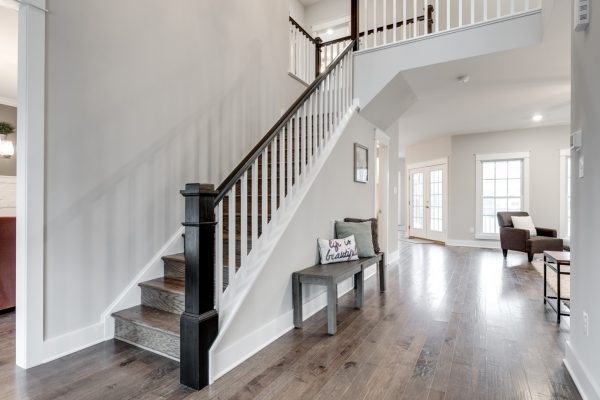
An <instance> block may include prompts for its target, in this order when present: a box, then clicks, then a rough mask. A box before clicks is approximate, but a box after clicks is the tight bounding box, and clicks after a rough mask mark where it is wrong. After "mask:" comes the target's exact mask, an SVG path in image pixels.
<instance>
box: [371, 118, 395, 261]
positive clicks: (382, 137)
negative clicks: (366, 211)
mask: <svg viewBox="0 0 600 400" xmlns="http://www.w3.org/2000/svg"><path fill="white" fill-rule="evenodd" d="M378 143H379V144H380V145H381V146H383V147H385V148H386V150H385V152H386V154H385V159H384V164H385V165H382V164H381V163H380V164H379V184H380V185H382V188H383V190H382V191H381V192H382V193H383V198H382V199H380V203H381V204H380V206H381V209H382V211H383V212H382V214H383V216H384V218H382V219H381V220H379V221H378V222H379V224H381V228H382V230H383V231H384V232H385V238H383V239H384V242H383V243H382V241H381V240H380V247H381V251H383V252H387V251H388V249H389V236H390V230H389V216H390V214H389V211H390V192H389V190H390V178H389V177H390V153H391V152H390V137H389V136H388V135H386V134H385V133H384V132H383V131H382V130H380V129H377V128H375V133H374V140H373V150H374V151H375V159H376V158H377V144H378ZM376 179H377V178H376ZM373 187H374V189H373V205H374V208H376V207H377V189H378V188H377V184H375V185H373ZM378 217H379V214H378V210H375V218H378Z"/></svg>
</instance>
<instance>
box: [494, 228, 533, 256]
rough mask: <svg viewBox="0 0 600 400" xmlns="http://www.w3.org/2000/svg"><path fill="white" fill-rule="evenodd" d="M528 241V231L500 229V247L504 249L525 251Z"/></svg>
mask: <svg viewBox="0 0 600 400" xmlns="http://www.w3.org/2000/svg"><path fill="white" fill-rule="evenodd" d="M528 240H529V231H528V230H527V229H517V228H500V245H501V247H502V248H503V249H506V250H516V251H525V249H526V247H527V241H528Z"/></svg>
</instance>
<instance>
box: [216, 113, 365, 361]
mask: <svg viewBox="0 0 600 400" xmlns="http://www.w3.org/2000/svg"><path fill="white" fill-rule="evenodd" d="M373 129H374V126H373V125H371V124H369V123H368V122H367V121H366V120H365V119H364V118H362V117H361V116H360V114H355V116H354V117H353V118H352V119H351V120H350V122H349V125H348V127H347V128H346V130H345V131H344V133H343V134H342V137H341V138H340V139H339V142H338V143H337V145H336V147H335V149H334V151H333V153H332V154H331V156H330V157H329V159H328V160H327V161H326V164H325V166H324V167H323V169H322V170H321V172H320V174H319V176H318V177H317V179H316V181H315V182H314V184H313V186H312V188H311V190H310V192H309V193H308V194H307V196H306V198H305V199H304V201H303V203H302V205H301V206H300V208H299V209H298V212H297V213H296V215H295V216H294V217H293V220H292V222H291V223H290V225H289V228H288V229H287V231H286V232H285V233H284V235H283V236H282V238H281V240H280V242H279V244H278V246H277V248H276V249H275V250H274V252H273V254H272V255H271V257H270V258H269V261H268V262H267V264H266V266H265V268H264V270H263V271H262V272H261V276H260V277H259V278H258V280H257V282H256V284H255V285H254V287H253V288H252V291H251V292H250V294H249V295H248V298H247V299H246V300H245V301H244V303H243V305H242V308H241V309H240V310H239V312H238V313H237V316H236V318H235V320H234V321H233V323H232V325H231V326H230V328H229V330H228V331H227V333H226V335H225V336H224V337H223V340H222V341H221V342H220V344H219V347H218V348H217V349H216V353H217V357H218V354H219V353H223V352H225V353H231V352H232V351H235V353H236V354H239V357H242V355H245V354H247V353H248V352H249V351H255V350H258V348H255V347H253V346H255V345H256V343H261V341H262V344H263V345H264V344H266V343H264V341H270V340H272V339H274V338H275V337H277V336H279V335H281V334H283V333H284V332H285V331H287V330H289V329H290V328H291V327H292V280H291V276H292V272H294V271H298V270H301V269H303V268H306V267H309V266H312V265H314V264H316V263H318V261H319V257H318V251H317V238H331V237H332V235H333V232H332V221H334V220H336V219H343V218H344V217H351V216H352V217H359V218H369V217H372V214H373V209H374V204H373V190H374V179H373V178H372V175H371V178H370V180H369V183H368V184H363V183H356V182H354V175H353V174H354V172H353V163H354V143H355V142H356V143H360V144H362V145H365V146H367V147H369V149H370V150H369V169H370V171H374V170H375V164H374V160H375V157H374V154H375V149H374V146H373V144H374V142H373V132H374V131H373ZM348 199H352V201H348ZM305 288H306V289H307V290H305V292H304V293H305V296H304V299H305V302H308V301H309V300H311V299H314V298H316V297H318V296H319V295H321V294H322V293H323V292H324V289H323V288H322V287H315V286H309V285H307V286H305ZM272 335H275V337H272ZM249 337H250V338H252V339H251V340H250V339H248V338H249ZM250 342H251V343H252V345H250V344H249V343H250Z"/></svg>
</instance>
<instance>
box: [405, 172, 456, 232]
mask: <svg viewBox="0 0 600 400" xmlns="http://www.w3.org/2000/svg"><path fill="white" fill-rule="evenodd" d="M409 179H410V180H409V182H410V186H409V189H410V198H409V211H410V227H409V232H410V236H411V237H417V238H422V239H430V240H435V241H440V242H443V241H445V240H446V226H447V224H446V221H447V216H446V208H447V207H446V204H447V183H446V182H447V166H446V165H445V164H442V165H433V166H430V167H423V168H415V169H411V170H410V171H409Z"/></svg>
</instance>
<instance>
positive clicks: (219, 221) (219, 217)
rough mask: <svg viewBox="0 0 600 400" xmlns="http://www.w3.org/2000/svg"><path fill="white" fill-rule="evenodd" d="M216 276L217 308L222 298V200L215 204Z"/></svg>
mask: <svg viewBox="0 0 600 400" xmlns="http://www.w3.org/2000/svg"><path fill="white" fill-rule="evenodd" d="M216 208H217V243H216V247H217V249H216V250H217V254H216V256H217V266H216V267H217V276H216V277H215V285H216V287H215V302H216V304H217V310H218V309H219V307H220V305H221V304H222V303H221V299H222V298H223V201H221V202H220V203H219V204H218V205H217V207H216Z"/></svg>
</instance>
